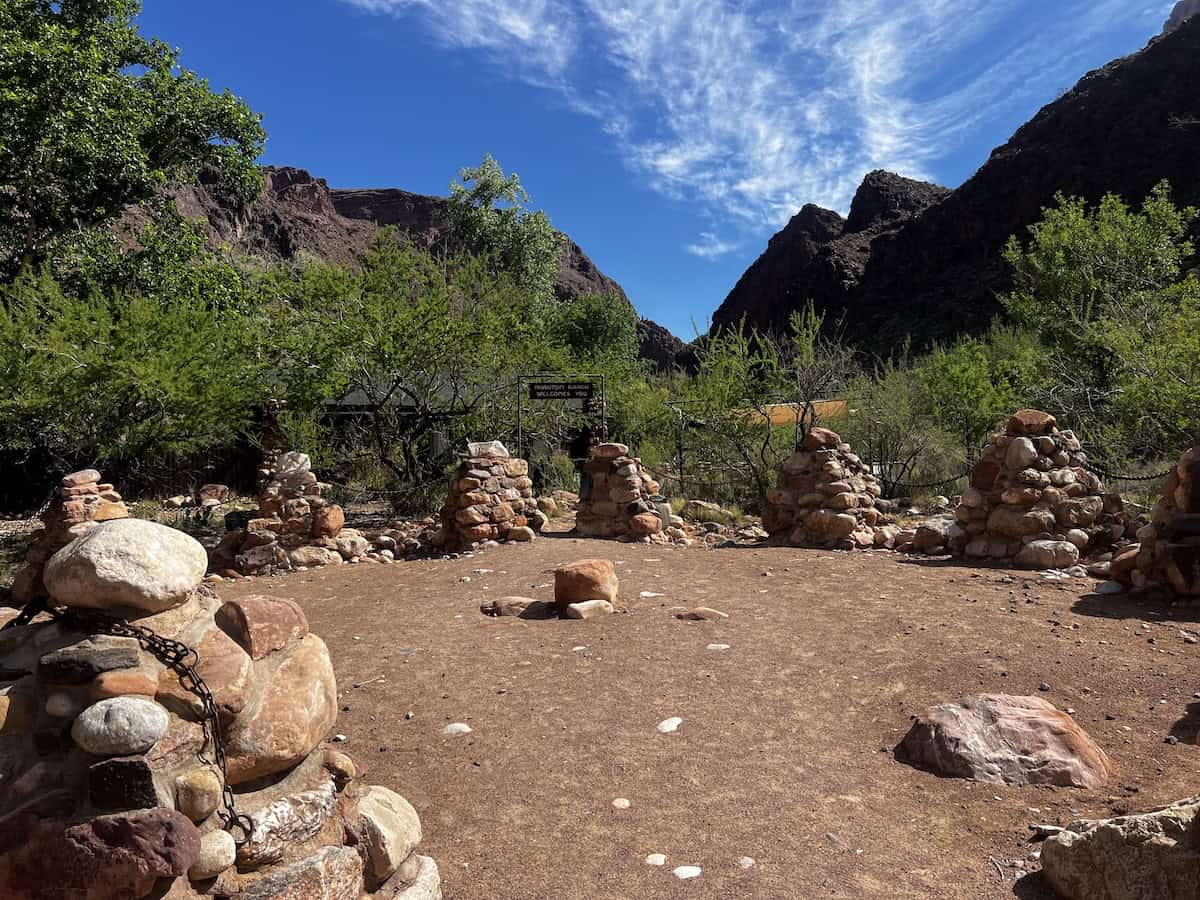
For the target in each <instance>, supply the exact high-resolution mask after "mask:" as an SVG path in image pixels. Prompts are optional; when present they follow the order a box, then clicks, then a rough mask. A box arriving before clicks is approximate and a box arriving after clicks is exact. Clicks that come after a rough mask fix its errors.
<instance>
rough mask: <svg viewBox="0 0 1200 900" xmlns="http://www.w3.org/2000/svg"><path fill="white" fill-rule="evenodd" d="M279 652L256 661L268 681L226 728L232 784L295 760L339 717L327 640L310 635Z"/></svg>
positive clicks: (277, 769)
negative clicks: (228, 727) (278, 656)
mask: <svg viewBox="0 0 1200 900" xmlns="http://www.w3.org/2000/svg"><path fill="white" fill-rule="evenodd" d="M283 657H284V658H283V659H282V661H280V662H278V663H276V661H275V660H276V658H277V657H275V656H271V657H268V658H267V659H264V660H260V661H259V662H257V663H255V664H254V665H255V670H256V675H258V676H260V677H261V678H262V679H264V680H265V679H269V683H268V684H266V685H265V687H264V688H263V689H262V690H261V691H260V692H259V693H258V696H257V697H255V698H254V700H253V701H252V702H251V703H250V704H249V705H248V706H247V707H246V709H245V710H243V712H242V714H241V715H239V716H238V717H237V719H236V720H235V721H234V723H233V725H232V727H231V728H230V729H229V731H228V735H229V740H228V744H227V759H228V768H227V772H228V777H229V783H230V784H242V783H243V782H246V781H251V780H253V779H255V778H261V777H263V776H264V775H274V774H275V773H276V772H282V771H284V770H286V769H289V768H291V767H292V766H294V765H296V764H297V763H299V762H300V761H301V760H302V759H304V757H306V756H307V755H308V754H309V753H311V752H312V750H313V749H314V748H315V747H316V746H317V745H318V744H319V743H321V740H322V739H323V738H324V737H325V735H326V734H327V733H328V732H329V729H330V728H332V727H333V723H334V722H335V721H336V719H337V683H336V681H335V679H334V675H333V665H332V664H331V663H330V661H329V653H328V651H327V650H326V649H325V643H324V642H323V641H322V640H321V639H320V638H319V637H317V636H316V635H315V634H309V635H307V636H306V637H305V638H304V640H302V641H301V642H300V643H299V644H297V645H296V646H295V647H293V648H291V649H290V650H288V651H286V652H285V654H283ZM272 670H274V671H273V672H272Z"/></svg>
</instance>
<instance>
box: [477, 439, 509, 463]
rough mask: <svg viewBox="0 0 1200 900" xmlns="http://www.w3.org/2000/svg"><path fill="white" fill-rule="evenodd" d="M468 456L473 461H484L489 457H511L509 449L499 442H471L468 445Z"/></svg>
mask: <svg viewBox="0 0 1200 900" xmlns="http://www.w3.org/2000/svg"><path fill="white" fill-rule="evenodd" d="M467 454H468V455H469V456H471V457H472V458H473V459H482V458H484V457H487V456H492V457H495V458H496V459H508V458H510V455H511V454H509V452H508V448H507V447H505V446H504V445H503V444H502V443H500V442H499V441H471V442H469V443H468V444H467Z"/></svg>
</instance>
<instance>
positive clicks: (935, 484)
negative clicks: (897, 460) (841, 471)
mask: <svg viewBox="0 0 1200 900" xmlns="http://www.w3.org/2000/svg"><path fill="white" fill-rule="evenodd" d="M970 474H971V469H970V467H968V468H967V469H966V470H965V471H964V472H961V473H959V474H958V475H951V476H950V477H949V478H943V479H942V480H941V481H929V482H925V483H923V484H912V483H910V482H907V481H892V480H891V479H890V478H887V477H886V476H882V475H881V476H878V477H879V480H880V481H883V482H884V483H885V484H887V485H889V486H890V487H894V488H905V489H906V490H910V491H911V490H920V489H921V488H935V487H941V486H942V485H945V484H953V483H954V482H956V481H958V480H960V479H962V478H966V477H968V476H969V475H970Z"/></svg>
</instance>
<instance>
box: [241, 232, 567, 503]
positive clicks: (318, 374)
mask: <svg viewBox="0 0 1200 900" xmlns="http://www.w3.org/2000/svg"><path fill="white" fill-rule="evenodd" d="M265 290H266V293H267V295H268V296H269V297H270V298H272V302H271V304H270V305H271V307H272V309H273V316H274V325H273V327H272V332H273V334H275V335H276V337H274V338H273V339H272V340H271V345H272V347H273V352H274V361H273V363H272V370H273V371H274V372H276V374H277V377H278V384H279V389H280V392H281V394H282V396H283V397H284V398H285V399H287V400H288V403H289V406H290V407H291V409H292V410H293V413H292V424H293V427H297V426H298V425H299V424H300V422H299V417H300V416H302V415H306V416H307V420H308V422H309V428H310V433H311V428H312V426H313V424H314V423H315V424H317V425H319V424H321V423H322V422H324V424H325V425H333V426H335V428H336V430H337V431H338V432H340V437H339V438H338V440H340V441H341V442H342V444H343V445H344V446H345V449H347V450H349V451H350V452H351V453H353V452H355V450H356V448H366V449H368V450H369V452H370V453H371V454H372V455H373V457H374V459H375V460H376V461H377V462H378V463H379V464H381V465H382V466H383V467H385V468H386V469H387V470H388V471H389V472H390V473H391V474H392V476H393V477H394V479H395V480H396V481H397V482H400V483H404V484H407V485H412V486H420V485H423V484H427V483H431V482H436V483H437V484H439V485H440V481H441V478H442V476H443V469H444V466H445V463H447V462H448V461H449V460H450V458H451V457H450V456H449V455H448V454H449V452H450V451H451V450H452V449H453V448H454V447H456V446H457V445H458V444H459V443H460V442H461V441H462V440H463V439H465V438H467V437H471V438H478V437H480V436H484V435H486V436H487V437H502V438H509V433H510V431H511V429H512V428H513V423H514V422H515V410H514V402H515V393H514V383H515V375H516V373H518V372H520V371H527V370H528V369H529V368H530V367H541V366H544V365H547V364H549V363H548V361H547V358H546V353H548V352H549V351H548V350H547V349H546V348H545V345H544V342H543V341H542V332H541V327H540V322H539V320H538V319H537V317H536V316H533V315H531V314H530V313H529V309H528V308H529V306H530V303H531V301H529V300H528V298H526V297H524V295H523V293H522V292H521V291H520V289H519V288H518V287H517V286H516V285H515V284H514V283H513V281H512V280H511V279H509V278H507V277H506V276H496V275H493V274H492V273H491V272H490V271H489V269H488V266H487V265H486V263H485V261H484V260H482V259H481V258H479V257H471V256H465V255H463V256H459V257H456V258H455V259H453V260H450V261H443V260H438V259H436V258H435V257H434V256H432V255H431V254H430V253H428V252H427V251H425V250H422V249H419V248H416V247H413V246H411V245H410V244H407V243H405V242H403V241H401V240H400V239H399V238H398V236H397V235H396V233H395V232H394V231H392V230H390V229H388V230H385V231H383V232H381V233H380V235H379V236H378V237H377V239H376V241H375V243H374V245H373V246H372V248H371V250H370V252H369V253H368V254H367V255H366V257H365V259H364V260H363V265H362V268H361V271H351V270H348V269H345V268H342V267H336V266H328V265H325V264H320V263H316V264H311V265H307V266H301V267H297V268H294V269H289V270H283V271H281V272H278V273H276V274H275V275H274V276H273V277H272V278H271V279H268V281H267V283H266V285H265ZM331 408H334V409H339V410H340V411H341V412H342V413H343V414H342V415H341V416H339V417H338V418H336V419H334V420H332V421H331V420H329V419H328V417H327V415H326V414H327V412H329V411H330V409H331ZM439 448H440V449H439Z"/></svg>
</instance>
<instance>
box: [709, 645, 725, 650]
mask: <svg viewBox="0 0 1200 900" xmlns="http://www.w3.org/2000/svg"><path fill="white" fill-rule="evenodd" d="M704 649H706V650H728V649H729V645H728V644H709V645H708V646H707V647H705V648H704Z"/></svg>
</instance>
